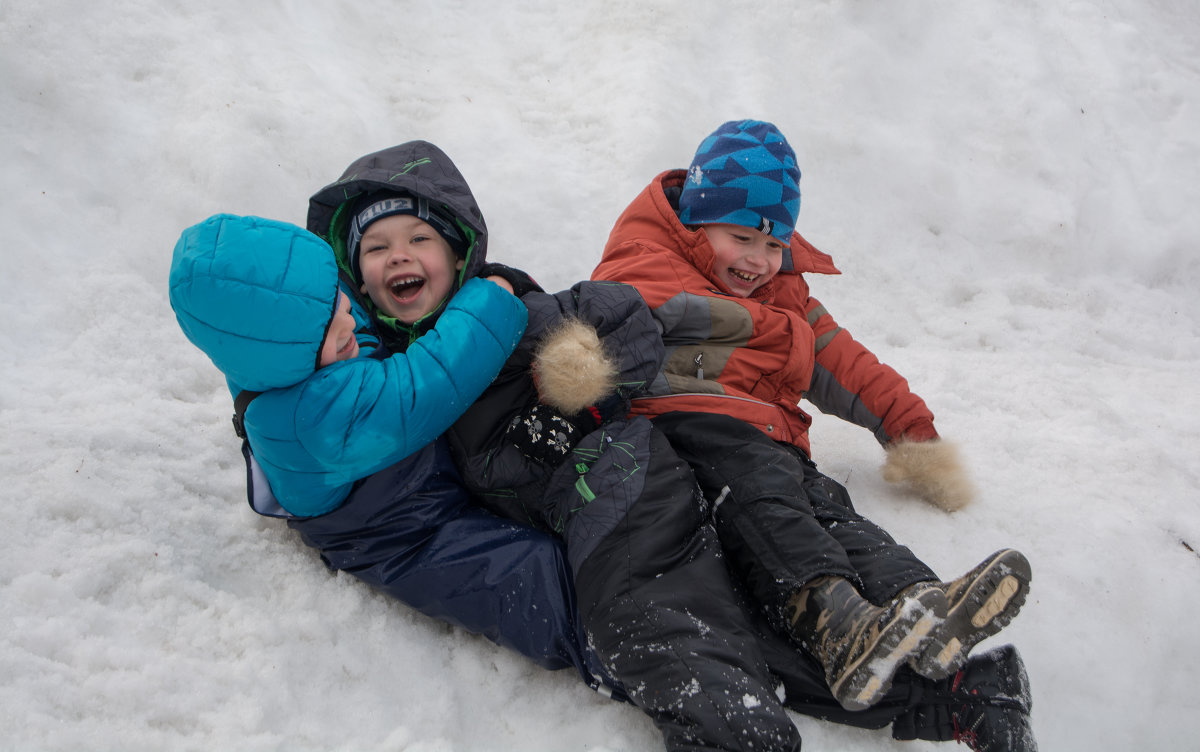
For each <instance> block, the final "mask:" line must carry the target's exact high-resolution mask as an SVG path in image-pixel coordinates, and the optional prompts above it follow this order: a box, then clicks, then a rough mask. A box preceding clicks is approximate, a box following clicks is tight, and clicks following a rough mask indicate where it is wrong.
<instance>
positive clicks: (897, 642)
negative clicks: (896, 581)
mask: <svg viewBox="0 0 1200 752" xmlns="http://www.w3.org/2000/svg"><path fill="white" fill-rule="evenodd" d="M788 608H789V609H790V610H791V612H792V617H791V632H792V637H793V638H794V639H795V640H796V641H797V642H799V643H800V644H801V645H802V646H804V647H805V648H806V649H807V650H808V652H809V653H811V654H812V656H813V657H814V658H816V659H817V662H818V663H820V664H821V666H822V668H824V670H825V678H826V681H827V682H828V683H829V689H830V691H832V692H833V696H834V697H835V698H836V699H837V701H838V703H839V704H840V705H841V706H842V707H843V708H845V709H846V710H863V709H865V708H869V707H870V706H872V705H874V704H875V703H876V702H878V701H879V698H881V697H883V695H884V694H886V693H887V691H888V688H889V687H891V685H892V675H893V674H894V673H895V672H896V669H897V668H899V667H900V666H901V665H902V664H903V663H904V662H905V661H907V660H909V659H910V658H912V657H914V656H916V655H919V654H920V652H921V650H922V648H923V647H924V646H925V643H926V642H927V641H928V639H929V633H930V631H931V630H932V629H933V626H934V625H935V624H937V623H938V622H940V621H941V620H942V619H943V618H944V617H945V615H946V598H945V595H944V594H943V593H942V590H941V589H940V588H937V587H928V588H924V589H912V588H910V590H909V591H905V594H904V595H903V596H897V597H896V599H895V600H893V601H891V602H890V603H887V604H884V605H883V606H875V605H873V604H871V603H870V602H869V601H867V600H866V599H864V598H863V597H862V596H861V595H859V593H858V590H856V589H855V587H854V585H853V583H851V582H850V581H849V580H846V579H843V578H841V577H819V578H817V579H815V580H813V581H812V582H810V583H808V584H807V585H805V586H804V587H802V588H800V590H799V591H798V592H797V593H796V594H795V595H794V596H792V598H791V600H790V601H789V602H788Z"/></svg>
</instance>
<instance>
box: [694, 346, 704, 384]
mask: <svg viewBox="0 0 1200 752" xmlns="http://www.w3.org/2000/svg"><path fill="white" fill-rule="evenodd" d="M703 360H704V353H702V352H700V353H696V360H695V363H696V378H698V379H700V380H701V381H703V380H704V363H703V362H702V361H703Z"/></svg>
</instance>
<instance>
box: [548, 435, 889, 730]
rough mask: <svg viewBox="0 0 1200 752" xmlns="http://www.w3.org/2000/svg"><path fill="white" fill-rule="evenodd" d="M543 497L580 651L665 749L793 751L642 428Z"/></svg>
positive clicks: (692, 486)
mask: <svg viewBox="0 0 1200 752" xmlns="http://www.w3.org/2000/svg"><path fill="white" fill-rule="evenodd" d="M550 485H551V488H550V493H549V497H550V498H553V499H554V501H555V507H554V509H553V510H552V511H551V517H552V519H551V520H550V523H551V524H552V525H553V526H554V527H555V528H556V529H558V530H559V531H560V533H561V534H562V536H563V539H564V541H565V543H566V548H567V558H568V560H569V562H570V564H571V567H572V570H573V572H574V576H575V589H576V597H577V602H578V605H579V612H580V618H581V621H582V623H583V626H584V629H585V631H586V633H587V636H588V640H589V643H590V645H591V647H592V648H593V649H594V650H595V651H596V653H597V654H598V655H599V657H600V659H601V661H602V662H603V664H604V667H605V668H606V669H607V671H608V672H609V673H610V674H611V675H612V676H614V677H615V678H616V679H617V680H618V681H620V682H621V683H622V684H623V685H624V688H625V690H626V692H627V693H628V694H629V696H630V699H631V701H632V702H633V703H634V704H635V705H637V706H638V707H640V708H641V709H642V710H643V711H644V712H646V713H647V714H648V715H649V716H650V717H651V718H652V719H653V720H654V722H655V724H656V725H657V726H658V728H659V730H660V731H661V732H662V734H663V739H664V742H665V745H666V747H667V749H668V750H678V751H684V750H688V751H691V750H799V749H800V735H799V732H798V731H797V729H796V727H795V724H794V723H793V722H792V721H791V719H790V717H789V716H788V714H787V712H786V711H785V710H784V708H783V706H782V703H781V702H780V700H779V698H778V696H777V695H776V694H775V680H774V679H773V678H772V676H771V673H770V672H769V671H768V669H767V666H766V661H765V658H764V655H763V652H762V650H761V649H760V646H759V634H758V632H757V631H756V627H755V625H754V624H753V623H752V619H751V617H750V616H749V615H748V614H747V613H746V612H745V611H744V610H743V607H742V602H741V601H740V600H739V595H738V593H737V592H736V590H735V587H734V585H733V582H732V580H731V579H730V576H729V570H728V568H727V566H726V563H725V561H724V559H723V557H722V555H721V550H720V544H719V541H718V538H717V534H716V530H715V529H714V528H713V526H712V524H711V521H710V513H709V509H708V505H707V503H706V502H705V500H704V498H703V496H702V495H701V494H700V491H699V489H698V487H697V485H696V482H695V479H694V477H693V476H692V472H691V470H690V469H689V468H688V466H687V464H686V463H684V462H683V461H681V460H680V459H679V458H678V457H677V456H676V455H675V454H674V452H673V451H672V450H671V446H670V444H669V443H668V442H667V440H666V438H665V437H664V436H663V435H662V434H661V433H659V432H658V431H657V430H655V429H654V427H653V425H652V424H651V423H650V421H649V420H647V419H645V418H633V419H631V420H628V421H616V422H614V423H611V424H608V425H606V426H604V427H603V428H601V429H599V430H597V431H595V432H593V433H592V434H589V435H588V436H586V437H585V438H584V439H583V440H582V441H581V442H580V443H579V444H578V445H577V446H576V447H575V449H574V451H573V454H572V455H571V457H570V458H569V459H568V460H567V461H566V462H565V463H564V465H563V466H561V467H560V468H558V470H557V471H556V472H555V475H554V478H553V479H552V481H551V484H550ZM797 655H799V654H798V653H797ZM825 694H826V695H827V694H828V691H827V690H826V692H825ZM830 700H831V701H832V698H830ZM884 722H886V721H884Z"/></svg>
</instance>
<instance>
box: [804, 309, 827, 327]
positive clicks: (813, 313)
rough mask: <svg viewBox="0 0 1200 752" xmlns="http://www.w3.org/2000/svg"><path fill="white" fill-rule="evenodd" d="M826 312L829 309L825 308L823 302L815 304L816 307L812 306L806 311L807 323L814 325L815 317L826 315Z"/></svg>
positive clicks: (815, 322)
mask: <svg viewBox="0 0 1200 752" xmlns="http://www.w3.org/2000/svg"><path fill="white" fill-rule="evenodd" d="M828 314H829V311H827V310H825V306H824V304H822V305H819V306H817V307H816V308H814V309H812V310H811V311H809V312H808V325H809V326H816V325H817V319H819V318H821V317H822V316H826V315H828Z"/></svg>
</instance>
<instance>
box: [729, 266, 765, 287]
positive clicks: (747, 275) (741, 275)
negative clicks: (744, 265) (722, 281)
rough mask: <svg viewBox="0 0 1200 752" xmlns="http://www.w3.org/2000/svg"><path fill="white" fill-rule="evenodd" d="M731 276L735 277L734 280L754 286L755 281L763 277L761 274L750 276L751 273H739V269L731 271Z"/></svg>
mask: <svg viewBox="0 0 1200 752" xmlns="http://www.w3.org/2000/svg"><path fill="white" fill-rule="evenodd" d="M729 276H731V277H733V278H734V279H740V280H741V281H743V282H745V283H746V284H754V281H755V280H756V279H758V278H759V277H761V276H762V275H761V274H750V273H749V272H742V271H738V270H737V269H730V270H729Z"/></svg>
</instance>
